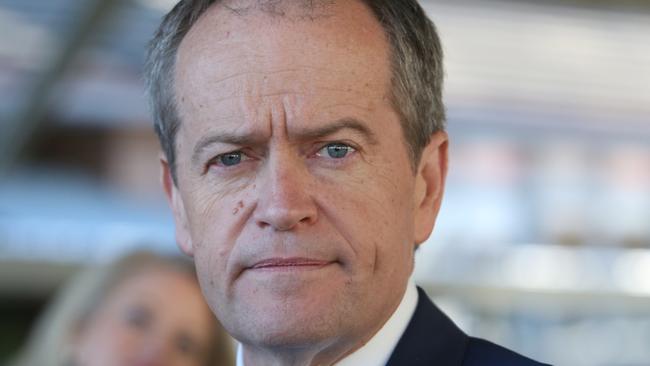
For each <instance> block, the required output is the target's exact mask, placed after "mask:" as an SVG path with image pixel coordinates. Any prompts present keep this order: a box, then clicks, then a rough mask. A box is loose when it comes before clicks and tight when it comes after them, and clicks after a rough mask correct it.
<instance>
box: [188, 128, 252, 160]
mask: <svg viewBox="0 0 650 366" xmlns="http://www.w3.org/2000/svg"><path fill="white" fill-rule="evenodd" d="M262 142H264V137H263V136H256V134H234V133H229V132H220V133H216V134H208V135H206V136H203V137H201V138H200V139H199V141H198V142H197V143H196V145H194V152H193V153H192V162H193V163H194V164H196V163H197V162H198V160H199V157H200V155H201V152H203V150H205V149H206V148H207V147H208V146H210V145H212V144H218V143H221V144H229V145H239V146H242V145H259V144H261V143H262Z"/></svg>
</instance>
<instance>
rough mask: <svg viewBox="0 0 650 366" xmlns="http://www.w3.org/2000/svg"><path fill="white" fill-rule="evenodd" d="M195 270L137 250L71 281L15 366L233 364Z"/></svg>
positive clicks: (227, 340)
mask: <svg viewBox="0 0 650 366" xmlns="http://www.w3.org/2000/svg"><path fill="white" fill-rule="evenodd" d="M233 364H234V358H233V351H232V343H231V340H230V337H229V336H228V335H227V334H226V332H225V331H224V330H223V329H222V328H221V326H220V325H219V324H218V322H217V321H216V319H215V318H214V316H213V314H212V312H211V311H210V309H209V308H208V306H207V305H206V303H205V302H204V300H203V296H202V294H201V290H200V288H199V285H198V283H197V281H196V276H195V273H194V268H193V265H192V264H191V263H190V262H189V261H187V260H185V259H183V258H176V257H162V256H159V255H156V254H153V253H148V252H138V253H134V254H131V255H128V256H126V257H124V258H122V259H120V260H118V261H116V262H114V263H112V264H110V265H108V266H105V267H102V268H99V269H90V270H88V272H87V273H84V274H83V275H81V276H79V277H78V278H76V279H75V280H74V281H73V282H72V283H71V284H70V285H69V286H68V287H67V288H66V289H65V290H64V292H63V293H62V294H61V295H60V296H59V297H58V298H57V299H56V300H55V302H54V303H53V304H52V305H51V306H50V307H49V308H48V309H47V311H46V313H45V314H44V316H43V317H42V318H41V320H40V322H39V323H38V325H37V327H36V328H35V330H34V332H33V334H32V335H31V338H30V339H29V341H28V343H27V344H26V346H25V348H24V350H23V352H22V354H21V355H20V357H19V358H18V359H17V362H16V363H15V364H14V366H36V365H38V366H217V365H223V366H228V365H233Z"/></svg>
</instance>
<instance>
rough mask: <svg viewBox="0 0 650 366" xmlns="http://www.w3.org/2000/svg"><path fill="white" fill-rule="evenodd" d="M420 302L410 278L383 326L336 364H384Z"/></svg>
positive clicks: (239, 360) (239, 349) (239, 354)
mask: <svg viewBox="0 0 650 366" xmlns="http://www.w3.org/2000/svg"><path fill="white" fill-rule="evenodd" d="M417 304H418V291H417V288H416V287H415V283H414V282H413V281H412V280H409V282H408V284H407V286H406V291H404V297H403V298H402V301H401V302H400V304H399V306H397V309H396V310H395V312H394V313H393V315H391V317H390V318H388V321H387V322H386V323H385V324H384V326H383V327H381V329H380V330H379V331H378V332H377V333H376V334H375V335H374V336H373V337H372V338H370V340H369V341H368V342H367V343H366V344H364V345H363V346H362V347H361V348H359V349H358V350H356V351H354V352H353V353H351V354H349V355H348V356H347V357H345V358H344V359H342V360H341V361H339V362H337V363H336V366H358V365H364V366H383V365H385V364H386V363H387V362H388V359H389V358H390V355H391V354H393V350H394V349H395V346H397V342H399V339H400V338H401V337H402V334H403V333H404V331H405V330H406V327H407V326H408V324H409V322H410V321H411V318H412V317H413V314H414V313H415V308H416V306H417ZM242 348H243V347H242V346H241V344H239V345H238V346H237V366H244V353H243V349H242Z"/></svg>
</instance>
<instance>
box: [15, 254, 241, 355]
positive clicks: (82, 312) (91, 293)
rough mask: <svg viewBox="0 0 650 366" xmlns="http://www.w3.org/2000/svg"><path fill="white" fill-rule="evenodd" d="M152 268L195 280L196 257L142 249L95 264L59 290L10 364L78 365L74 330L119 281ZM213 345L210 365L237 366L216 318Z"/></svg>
mask: <svg viewBox="0 0 650 366" xmlns="http://www.w3.org/2000/svg"><path fill="white" fill-rule="evenodd" d="M152 267H157V268H160V267H163V268H169V269H172V270H174V271H178V272H180V273H183V274H187V275H190V276H192V277H193V278H196V272H195V270H194V266H193V264H192V263H191V261H189V260H187V259H185V258H182V257H178V256H162V255H159V254H155V253H152V252H145V251H138V252H134V253H131V254H128V255H126V256H124V257H122V258H120V259H118V260H116V261H114V262H111V263H109V264H108V265H104V266H100V267H91V268H88V269H87V270H85V271H84V272H83V273H81V274H79V275H77V276H76V277H75V278H74V279H73V280H72V281H70V282H69V283H68V284H67V285H66V286H65V288H64V289H63V291H62V292H61V293H59V294H58V295H57V296H56V297H55V298H54V300H53V301H52V302H51V303H50V305H49V306H48V307H47V309H46V311H45V312H44V313H43V314H42V315H41V317H40V318H39V320H38V322H37V324H36V326H35V328H34V329H33V330H32V332H31V334H30V337H29V339H28V341H27V343H26V344H25V346H24V347H23V349H22V351H21V353H20V354H19V355H18V357H17V358H16V359H15V361H14V362H13V363H10V364H9V365H11V366H36V365H38V366H70V365H73V360H72V358H71V356H72V340H73V338H74V335H75V332H76V331H78V330H79V329H80V327H81V326H82V325H83V324H84V322H85V321H86V320H88V319H89V317H90V316H91V315H92V314H93V312H94V311H95V310H96V309H97V308H98V307H99V305H100V304H101V303H102V302H103V301H104V300H105V298H106V296H107V294H109V293H110V291H111V290H113V289H114V288H115V287H117V285H119V284H120V283H122V282H123V281H124V280H126V279H128V278H129V277H131V276H132V275H133V274H135V273H139V272H141V271H145V270H147V269H151V268H152ZM213 330H214V331H213V332H212V334H213V347H211V349H210V354H209V357H208V358H207V362H206V363H205V366H217V365H234V352H233V344H232V341H231V338H230V336H229V335H228V334H227V333H226V331H225V330H224V329H223V328H222V327H221V325H220V324H219V322H218V321H217V320H216V318H214V326H213Z"/></svg>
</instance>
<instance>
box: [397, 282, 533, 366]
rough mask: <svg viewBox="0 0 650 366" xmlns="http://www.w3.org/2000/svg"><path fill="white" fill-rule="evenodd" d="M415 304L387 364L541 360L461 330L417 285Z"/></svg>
mask: <svg viewBox="0 0 650 366" xmlns="http://www.w3.org/2000/svg"><path fill="white" fill-rule="evenodd" d="M418 294H419V299H418V305H417V307H416V309H415V313H414V314H413V318H412V319H411V321H410V322H409V325H408V326H407V328H406V331H404V334H403V335H402V338H400V340H399V342H398V343H397V346H396V347H395V350H394V351H393V354H392V355H391V356H390V359H389V360H388V363H387V364H386V365H387V366H536V365H537V366H539V365H543V364H541V363H538V362H535V361H533V360H531V359H529V358H526V357H524V356H521V355H519V354H517V353H515V352H512V351H510V350H508V349H505V348H503V347H501V346H498V345H496V344H494V343H490V342H488V341H486V340H483V339H478V338H474V337H469V336H467V335H466V334H465V333H463V331H461V330H460V329H459V328H458V327H457V326H456V325H455V324H454V323H453V322H452V321H451V319H449V318H448V317H447V316H446V315H445V314H444V313H443V312H442V311H440V309H438V308H437V307H436V306H435V305H434V304H433V303H432V302H431V300H429V297H428V296H427V294H426V293H425V292H424V291H423V290H422V289H421V288H418Z"/></svg>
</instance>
